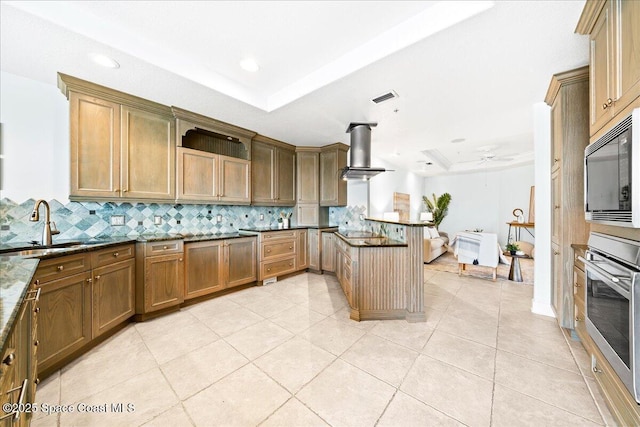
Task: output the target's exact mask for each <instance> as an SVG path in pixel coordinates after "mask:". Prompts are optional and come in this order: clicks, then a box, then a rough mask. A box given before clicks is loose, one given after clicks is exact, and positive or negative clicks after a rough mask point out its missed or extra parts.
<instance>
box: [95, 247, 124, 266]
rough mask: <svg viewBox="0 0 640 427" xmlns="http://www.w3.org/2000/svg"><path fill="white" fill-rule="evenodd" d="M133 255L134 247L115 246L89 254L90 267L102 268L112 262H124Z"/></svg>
mask: <svg viewBox="0 0 640 427" xmlns="http://www.w3.org/2000/svg"><path fill="white" fill-rule="evenodd" d="M134 255H135V249H134V245H132V244H131V245H126V246H116V247H113V248H107V249H101V250H99V251H95V252H93V253H91V267H92V268H96V267H102V266H104V265H109V264H113V263H114V262H120V261H125V260H127V259H130V258H133V257H134Z"/></svg>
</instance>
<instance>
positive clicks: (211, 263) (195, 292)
mask: <svg viewBox="0 0 640 427" xmlns="http://www.w3.org/2000/svg"><path fill="white" fill-rule="evenodd" d="M223 245H224V241H222V240H216V241H209V242H194V243H187V244H186V245H184V269H185V276H184V299H185V300H188V299H191V298H196V297H199V296H203V295H207V294H210V293H213V292H217V291H221V290H222V289H224V287H225V286H224V276H223V274H222V257H223V249H224V247H223Z"/></svg>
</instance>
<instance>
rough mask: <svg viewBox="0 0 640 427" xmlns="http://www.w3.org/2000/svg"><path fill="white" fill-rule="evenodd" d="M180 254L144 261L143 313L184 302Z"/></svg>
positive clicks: (155, 257)
mask: <svg viewBox="0 0 640 427" xmlns="http://www.w3.org/2000/svg"><path fill="white" fill-rule="evenodd" d="M182 257H183V255H182V254H174V255H160V256H154V257H148V258H146V259H145V283H144V287H145V292H144V308H145V313H148V312H151V311H155V310H160V309H163V308H167V307H172V306H174V305H178V304H180V303H182V301H184V268H183V263H182Z"/></svg>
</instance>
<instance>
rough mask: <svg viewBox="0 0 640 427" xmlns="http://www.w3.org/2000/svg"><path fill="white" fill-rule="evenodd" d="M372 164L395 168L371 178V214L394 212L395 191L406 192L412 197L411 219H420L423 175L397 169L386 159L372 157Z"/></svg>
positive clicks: (371, 215) (379, 214)
mask: <svg viewBox="0 0 640 427" xmlns="http://www.w3.org/2000/svg"><path fill="white" fill-rule="evenodd" d="M371 165H372V166H374V167H383V168H385V169H393V170H394V171H387V172H383V173H381V174H378V175H376V176H374V177H373V178H371V179H370V180H369V216H370V217H371V218H382V215H383V213H384V212H393V193H406V194H409V196H410V197H411V214H410V215H411V216H410V220H411V221H418V219H419V217H420V212H421V211H422V195H423V193H422V185H423V183H422V177H420V176H418V175H416V174H414V173H412V172H407V171H400V170H397V169H396V167H395V166H393V165H391V164H389V163H387V162H385V161H384V160H380V159H376V158H372V160H371Z"/></svg>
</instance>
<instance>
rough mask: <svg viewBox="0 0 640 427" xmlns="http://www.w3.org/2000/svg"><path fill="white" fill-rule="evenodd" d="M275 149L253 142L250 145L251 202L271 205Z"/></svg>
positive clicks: (274, 190) (273, 191)
mask: <svg viewBox="0 0 640 427" xmlns="http://www.w3.org/2000/svg"><path fill="white" fill-rule="evenodd" d="M275 171H276V148H275V147H273V146H271V145H268V144H263V143H261V142H255V141H254V142H253V143H252V144H251V201H252V202H256V203H258V204H259V203H273V201H274V200H275V199H276V187H275Z"/></svg>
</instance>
